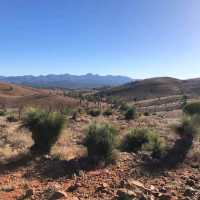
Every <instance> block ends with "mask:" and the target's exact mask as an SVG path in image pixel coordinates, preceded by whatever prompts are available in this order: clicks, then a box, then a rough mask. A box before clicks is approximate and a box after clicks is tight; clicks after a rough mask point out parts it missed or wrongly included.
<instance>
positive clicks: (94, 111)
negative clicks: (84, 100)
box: [89, 108, 101, 117]
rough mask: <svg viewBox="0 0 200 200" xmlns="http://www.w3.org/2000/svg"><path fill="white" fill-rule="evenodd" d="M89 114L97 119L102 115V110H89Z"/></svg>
mask: <svg viewBox="0 0 200 200" xmlns="http://www.w3.org/2000/svg"><path fill="white" fill-rule="evenodd" d="M89 114H90V115H91V116H92V117H97V116H99V115H100V114H101V110H100V109H98V108H95V109H92V110H89Z"/></svg>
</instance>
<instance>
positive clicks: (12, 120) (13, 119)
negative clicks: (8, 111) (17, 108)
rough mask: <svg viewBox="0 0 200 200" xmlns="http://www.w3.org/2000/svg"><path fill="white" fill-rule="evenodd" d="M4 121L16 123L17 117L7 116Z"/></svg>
mask: <svg viewBox="0 0 200 200" xmlns="http://www.w3.org/2000/svg"><path fill="white" fill-rule="evenodd" d="M6 120H7V121H8V122H17V121H18V119H17V117H16V116H15V115H9V116H7V118H6Z"/></svg>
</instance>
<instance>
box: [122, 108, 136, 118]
mask: <svg viewBox="0 0 200 200" xmlns="http://www.w3.org/2000/svg"><path fill="white" fill-rule="evenodd" d="M124 116H125V119H126V120H131V119H135V117H136V109H135V107H134V106H131V107H129V108H128V109H127V110H126V111H125V113H124Z"/></svg>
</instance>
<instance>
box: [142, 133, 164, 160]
mask: <svg viewBox="0 0 200 200" xmlns="http://www.w3.org/2000/svg"><path fill="white" fill-rule="evenodd" d="M144 149H146V150H148V151H151V156H152V157H153V158H157V159H160V158H161V157H163V155H164V154H165V151H166V146H165V143H164V140H161V138H160V137H159V135H158V134H157V133H155V132H153V131H151V132H149V133H148V143H147V144H146V145H145V147H144Z"/></svg>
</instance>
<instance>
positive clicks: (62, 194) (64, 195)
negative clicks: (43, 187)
mask: <svg viewBox="0 0 200 200" xmlns="http://www.w3.org/2000/svg"><path fill="white" fill-rule="evenodd" d="M61 198H66V199H67V198H68V195H67V193H66V192H63V191H55V192H54V193H53V194H52V195H51V197H50V198H49V200H56V199H61ZM68 199H69V198H68Z"/></svg>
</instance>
